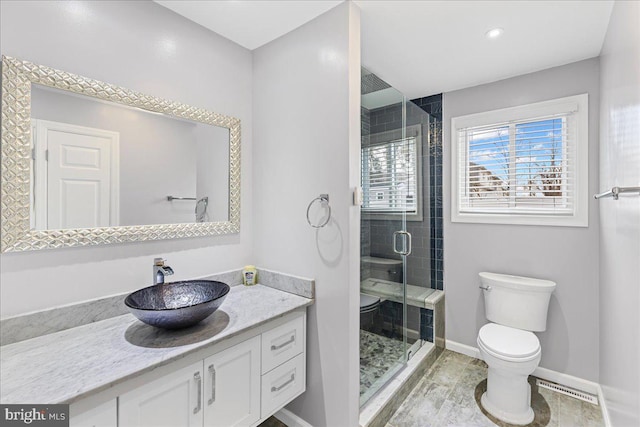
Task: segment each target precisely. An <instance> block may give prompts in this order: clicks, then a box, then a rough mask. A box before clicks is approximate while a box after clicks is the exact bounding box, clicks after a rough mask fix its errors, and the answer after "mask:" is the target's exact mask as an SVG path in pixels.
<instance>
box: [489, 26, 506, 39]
mask: <svg viewBox="0 0 640 427" xmlns="http://www.w3.org/2000/svg"><path fill="white" fill-rule="evenodd" d="M502 33H504V30H503V29H502V28H492V29H491V30H489V31H487V32H486V33H484V36H485V37H486V38H488V39H497V38H498V37H500V36H501V35H502Z"/></svg>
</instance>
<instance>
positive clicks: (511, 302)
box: [480, 272, 556, 332]
mask: <svg viewBox="0 0 640 427" xmlns="http://www.w3.org/2000/svg"><path fill="white" fill-rule="evenodd" d="M480 282H481V283H482V285H481V288H482V289H483V290H482V293H483V294H484V306H485V313H486V316H487V319H489V320H490V321H491V322H494V323H498V324H500V325H505V326H511V327H512V328H517V329H523V330H526V331H536V332H541V331H544V330H546V329H547V310H548V308H549V299H550V298H551V294H552V293H553V291H554V289H555V288H556V284H555V282H552V281H550V280H542V279H533V278H530V277H521V276H511V275H508V274H498V273H486V272H483V273H480Z"/></svg>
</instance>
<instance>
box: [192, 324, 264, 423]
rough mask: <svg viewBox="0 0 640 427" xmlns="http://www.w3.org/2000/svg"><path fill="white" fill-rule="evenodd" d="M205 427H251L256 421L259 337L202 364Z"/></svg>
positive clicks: (216, 355)
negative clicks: (203, 373) (203, 370)
mask: <svg viewBox="0 0 640 427" xmlns="http://www.w3.org/2000/svg"><path fill="white" fill-rule="evenodd" d="M204 368H205V375H206V376H205V382H204V384H205V387H204V390H205V393H204V400H205V402H204V425H205V427H227V426H251V425H253V424H254V423H255V422H256V421H258V420H259V419H260V337H259V336H257V337H253V338H251V339H249V340H247V341H244V342H242V343H240V344H238V345H235V346H233V347H231V348H228V349H226V350H224V351H221V352H220V353H216V354H214V355H213V356H210V357H208V358H206V359H205V361H204Z"/></svg>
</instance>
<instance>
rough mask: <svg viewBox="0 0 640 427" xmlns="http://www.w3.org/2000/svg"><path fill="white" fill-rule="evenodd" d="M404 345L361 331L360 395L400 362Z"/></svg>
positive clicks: (400, 342)
mask: <svg viewBox="0 0 640 427" xmlns="http://www.w3.org/2000/svg"><path fill="white" fill-rule="evenodd" d="M403 349H404V344H403V343H402V341H398V340H395V339H392V338H387V337H384V336H382V335H377V334H373V333H371V332H367V331H364V330H360V395H361V396H362V395H363V394H364V393H365V392H366V391H367V390H368V389H369V388H370V387H371V385H372V384H374V383H375V382H376V380H378V379H379V378H380V377H382V376H383V375H384V374H385V373H386V372H387V371H388V370H389V368H391V367H392V366H394V365H396V364H397V363H398V361H400V359H401V357H402V355H403Z"/></svg>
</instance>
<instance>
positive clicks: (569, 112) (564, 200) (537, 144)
mask: <svg viewBox="0 0 640 427" xmlns="http://www.w3.org/2000/svg"><path fill="white" fill-rule="evenodd" d="M582 96H584V100H583V101H584V102H583V105H582V106H579V104H578V103H576V102H567V98H565V99H562V100H557V101H551V102H546V103H543V104H544V105H543V106H540V105H539V104H532V105H529V106H523V107H516V108H511V109H507V110H498V111H494V112H489V113H485V114H482V113H481V114H479V115H472V116H465V117H463V118H455V119H453V121H452V126H453V129H454V132H453V141H452V142H453V143H454V145H455V148H454V152H455V153H456V156H455V157H454V162H455V164H454V166H455V167H454V168H453V169H454V170H453V173H454V175H455V179H453V180H452V183H453V184H454V186H455V188H452V192H454V195H453V196H454V200H455V201H456V205H457V210H456V211H455V212H453V213H452V220H453V221H460V222H465V218H466V219H467V220H468V221H466V222H500V223H523V224H535V223H540V224H545V221H546V220H545V219H544V218H545V217H546V218H568V221H565V222H563V220H562V219H560V220H559V221H557V220H553V219H552V220H551V221H547V223H549V224H550V225H586V224H585V221H586V216H585V215H586V197H585V192H586V188H587V182H586V167H587V165H586V150H587V148H588V147H587V144H586V95H582ZM573 98H577V97H573ZM501 119H502V120H501ZM583 199H584V200H583ZM491 216H493V217H494V219H492V220H486V219H487V218H488V217H491ZM474 217H475V218H480V219H479V220H475V219H473V218H474ZM524 217H529V218H528V219H525V220H522V218H524ZM577 217H580V220H579V221H577V222H576V223H571V219H574V218H577ZM483 218H484V220H483ZM516 218H520V219H516Z"/></svg>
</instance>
